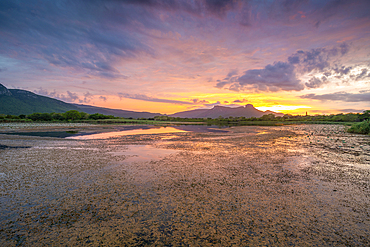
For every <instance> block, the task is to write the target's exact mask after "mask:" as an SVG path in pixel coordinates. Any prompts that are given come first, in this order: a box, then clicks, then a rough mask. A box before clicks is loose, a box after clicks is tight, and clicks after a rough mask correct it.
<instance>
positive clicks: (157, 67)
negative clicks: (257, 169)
mask: <svg viewBox="0 0 370 247" xmlns="http://www.w3.org/2000/svg"><path fill="white" fill-rule="evenodd" d="M368 13H370V2H369V1H362V0H358V1H334V0H332V1H293V2H287V1H237V0H224V1H205V0H204V1H203V0H202V1H186V0H179V1H165V0H151V1H149V0H148V1H110V0H108V1H92V2H90V1H79V0H78V1H68V0H60V1H36V0H34V1H33V0H31V1H29V0H28V1H17V2H14V1H2V3H1V4H0V23H3V24H1V25H0V34H1V35H0V40H1V42H0V83H2V84H3V85H5V86H6V87H7V88H10V89H15V88H19V89H25V90H29V91H32V92H35V93H37V94H41V95H45V96H49V97H52V98H57V99H60V100H63V101H65V102H69V103H78V104H87V105H94V106H100V107H107V108H115V109H123V110H132V111H148V112H155V113H162V114H172V113H175V112H179V111H187V110H192V109H198V108H212V107H213V106H215V105H223V106H230V107H236V106H242V105H246V104H253V105H254V106H255V107H256V108H257V109H259V110H264V111H265V110H271V111H276V112H282V113H289V114H305V113H306V111H308V112H309V114H321V113H322V114H323V113H325V114H329V113H341V112H343V113H348V112H362V111H364V110H366V109H369V108H370V90H369V88H370V68H369V67H370V57H369V52H370V42H369V41H370V17H369V14H368Z"/></svg>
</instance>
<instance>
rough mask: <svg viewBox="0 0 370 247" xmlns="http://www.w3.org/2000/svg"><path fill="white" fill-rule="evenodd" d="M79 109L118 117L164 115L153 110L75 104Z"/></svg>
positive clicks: (89, 112)
mask: <svg viewBox="0 0 370 247" xmlns="http://www.w3.org/2000/svg"><path fill="white" fill-rule="evenodd" d="M74 106H76V107H77V108H78V109H79V111H82V112H86V113H88V114H94V113H100V114H104V115H113V116H116V117H123V118H129V117H132V118H153V117H155V116H162V114H160V113H151V112H135V111H126V110H119V109H110V108H103V107H96V106H91V105H79V104H74Z"/></svg>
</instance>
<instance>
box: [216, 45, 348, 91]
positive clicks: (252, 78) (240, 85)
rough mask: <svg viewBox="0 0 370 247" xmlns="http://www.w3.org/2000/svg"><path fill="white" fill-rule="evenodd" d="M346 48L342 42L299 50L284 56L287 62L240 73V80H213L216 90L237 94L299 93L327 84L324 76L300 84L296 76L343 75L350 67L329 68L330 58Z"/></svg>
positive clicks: (345, 51)
mask: <svg viewBox="0 0 370 247" xmlns="http://www.w3.org/2000/svg"><path fill="white" fill-rule="evenodd" d="M348 50H349V46H348V45H347V44H346V43H342V44H340V45H339V46H336V47H332V48H330V49H328V48H317V49H311V50H309V51H302V50H299V51H297V52H295V53H294V54H293V55H291V56H289V57H288V59H287V60H288V61H287V62H283V61H277V62H274V63H273V64H268V65H266V66H265V67H264V68H262V69H251V70H247V71H245V72H244V74H243V75H242V76H240V77H237V76H235V75H236V73H231V72H230V73H229V74H228V75H227V76H226V78H224V79H223V80H217V84H216V85H215V87H216V88H224V87H225V86H227V85H230V86H229V87H228V89H229V90H232V91H237V92H238V91H241V90H245V89H247V90H250V89H255V90H256V91H269V92H276V91H301V90H303V89H304V88H305V86H306V87H307V88H318V87H321V86H322V85H323V84H325V83H328V80H327V78H326V77H325V76H323V77H322V78H321V80H320V79H319V78H317V77H312V78H311V79H310V80H309V82H306V83H305V84H303V83H302V82H301V80H299V79H298V77H299V76H300V75H303V74H307V73H311V72H322V73H323V74H325V75H332V74H338V75H346V74H348V73H349V72H350V71H351V69H352V67H345V66H342V67H340V68H338V67H335V68H331V63H332V61H333V60H334V59H336V58H338V57H341V56H343V55H345V54H347V53H348Z"/></svg>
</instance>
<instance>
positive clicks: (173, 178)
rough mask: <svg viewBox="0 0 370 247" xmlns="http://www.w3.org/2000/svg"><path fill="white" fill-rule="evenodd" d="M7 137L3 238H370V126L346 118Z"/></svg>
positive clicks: (184, 241) (192, 241) (169, 242)
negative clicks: (217, 128) (350, 126)
mask: <svg viewBox="0 0 370 247" xmlns="http://www.w3.org/2000/svg"><path fill="white" fill-rule="evenodd" d="M94 128H95V127H94ZM96 128H97V127H96ZM22 131H23V129H22ZM94 131H95V130H94ZM0 145H2V147H4V148H2V149H0V160H1V162H0V181H1V183H0V193H1V194H0V195H1V197H0V245H1V246H17V245H22V246H31V245H32V246H43V245H67V246H74V245H80V246H101V245H107V246H111V245H120V246H138V245H154V246H156V245H159V246H189V245H191V246H207V245H209V246H230V245H244V246H245V245H257V246H265V245H270V246H271V245H272V246H287V245H295V246H322V245H325V246H328V245H329V246H330V245H335V246H368V245H370V232H369V231H370V210H369V208H370V205H369V204H370V198H369V195H370V137H369V136H361V135H353V134H349V133H346V132H345V129H344V127H343V126H330V125H299V126H281V127H251V126H248V127H247V126H246V127H233V128H230V129H229V132H215V133H194V132H183V133H163V134H154V135H135V136H120V137H113V138H108V139H101V140H69V139H60V138H50V137H49V138H48V137H28V136H16V135H12V136H10V135H0ZM11 147H25V148H11ZM149 153H153V154H154V156H146V158H142V157H144V156H145V155H147V154H149ZM148 157H149V158H148Z"/></svg>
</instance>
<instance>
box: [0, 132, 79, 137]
mask: <svg viewBox="0 0 370 247" xmlns="http://www.w3.org/2000/svg"><path fill="white" fill-rule="evenodd" d="M0 134H4V135H19V136H38V137H56V138H66V137H69V136H74V135H76V134H77V132H76V131H39V132H4V133H0Z"/></svg>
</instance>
